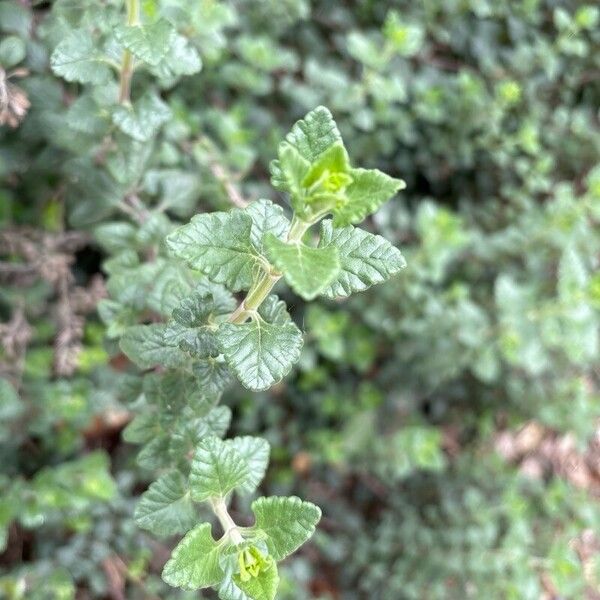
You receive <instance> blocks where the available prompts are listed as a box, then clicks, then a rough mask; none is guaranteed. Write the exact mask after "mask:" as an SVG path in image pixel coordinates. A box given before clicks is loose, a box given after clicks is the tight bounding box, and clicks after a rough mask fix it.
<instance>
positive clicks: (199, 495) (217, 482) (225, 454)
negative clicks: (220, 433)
mask: <svg viewBox="0 0 600 600" xmlns="http://www.w3.org/2000/svg"><path fill="white" fill-rule="evenodd" d="M248 477H249V469H248V464H247V462H246V461H245V460H244V457H243V456H241V455H240V453H239V452H238V450H237V449H236V448H235V447H234V446H233V445H232V444H228V443H226V442H224V441H223V440H220V439H219V438H217V437H209V438H206V439H204V440H202V441H201V442H200V443H199V444H198V448H197V449H196V452H195V454H194V458H193V460H192V466H191V471H190V488H191V490H192V498H193V499H194V500H196V501H198V502H202V501H204V500H208V499H209V498H212V497H224V496H226V495H227V494H228V493H229V492H231V491H232V490H233V489H234V488H235V487H237V486H238V485H241V484H243V483H244V482H245V481H246V480H247V479H248Z"/></svg>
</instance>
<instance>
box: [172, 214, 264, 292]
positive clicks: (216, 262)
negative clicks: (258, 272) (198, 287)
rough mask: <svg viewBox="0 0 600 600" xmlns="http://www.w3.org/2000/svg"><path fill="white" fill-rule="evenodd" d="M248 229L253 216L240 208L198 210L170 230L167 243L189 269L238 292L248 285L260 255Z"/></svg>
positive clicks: (250, 283)
mask: <svg viewBox="0 0 600 600" xmlns="http://www.w3.org/2000/svg"><path fill="white" fill-rule="evenodd" d="M251 230H252V218H251V217H250V215H248V214H246V213H245V212H243V211H241V210H232V211H231V212H214V213H210V214H201V215H196V216H195V217H193V218H192V220H191V221H190V223H188V224H187V225H184V226H183V227H179V228H178V229H176V230H175V231H174V232H173V233H171V234H170V235H169V236H168V237H167V244H168V246H169V247H170V248H171V250H172V251H173V253H174V254H175V255H176V256H178V257H180V258H183V259H184V260H185V261H186V262H187V263H188V265H189V266H190V267H191V268H192V269H196V270H198V271H201V272H203V273H205V274H206V275H207V276H208V277H209V278H210V279H211V280H212V281H215V282H216V283H224V284H225V285H226V286H227V287H228V288H229V289H230V290H232V291H234V292H237V291H240V290H243V289H249V288H250V286H251V285H252V275H253V270H254V268H255V267H256V265H257V261H258V259H259V257H258V255H257V253H256V250H255V248H254V246H253V245H252V242H251Z"/></svg>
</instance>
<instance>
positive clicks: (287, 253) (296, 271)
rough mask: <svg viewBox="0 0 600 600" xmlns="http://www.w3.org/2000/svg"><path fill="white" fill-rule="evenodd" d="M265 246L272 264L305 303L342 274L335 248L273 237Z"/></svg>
mask: <svg viewBox="0 0 600 600" xmlns="http://www.w3.org/2000/svg"><path fill="white" fill-rule="evenodd" d="M264 243H265V249H266V250H267V256H268V258H269V260H270V261H271V263H272V264H273V265H274V266H275V267H276V268H277V269H278V270H279V271H281V272H282V273H283V276H284V277H285V280H286V281H287V282H288V284H289V285H290V287H291V288H292V289H293V290H294V291H295V292H296V293H297V294H298V295H299V296H302V298H304V299H305V300H312V299H313V298H315V297H316V296H318V295H319V294H320V293H321V292H322V291H323V290H325V289H326V288H327V287H328V286H329V284H330V283H331V282H332V281H333V280H334V279H335V278H336V276H337V275H338V273H339V271H340V259H339V251H338V248H336V247H335V246H327V247H323V248H311V247H310V246H306V245H305V244H303V243H302V242H288V243H286V242H282V241H281V240H279V239H277V238H276V237H275V236H273V235H272V234H267V235H266V236H265V242H264Z"/></svg>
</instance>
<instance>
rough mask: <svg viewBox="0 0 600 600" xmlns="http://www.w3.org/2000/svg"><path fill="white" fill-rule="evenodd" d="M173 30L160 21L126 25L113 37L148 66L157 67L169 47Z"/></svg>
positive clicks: (163, 21) (170, 26)
mask: <svg viewBox="0 0 600 600" xmlns="http://www.w3.org/2000/svg"><path fill="white" fill-rule="evenodd" d="M174 35H175V30H174V28H173V26H172V25H171V24H170V23H168V22H167V21H165V20H164V19H161V20H160V21H157V22H156V23H152V24H151V25H128V26H123V27H119V28H118V29H117V30H116V31H115V37H116V38H117V41H119V42H120V43H121V44H123V46H125V48H127V49H128V50H130V51H131V53H132V54H133V55H135V56H136V57H137V58H139V59H140V60H143V61H144V62H146V63H148V64H149V65H152V66H154V65H157V64H158V63H159V62H160V61H161V60H162V59H163V58H164V56H165V55H166V54H167V52H168V51H169V49H170V47H171V43H172V40H173V36H174Z"/></svg>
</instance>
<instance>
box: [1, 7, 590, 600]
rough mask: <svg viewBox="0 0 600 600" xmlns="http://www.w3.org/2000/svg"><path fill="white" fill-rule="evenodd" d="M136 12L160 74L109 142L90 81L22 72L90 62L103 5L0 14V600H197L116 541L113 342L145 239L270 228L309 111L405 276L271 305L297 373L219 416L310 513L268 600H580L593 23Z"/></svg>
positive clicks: (586, 572)
mask: <svg viewBox="0 0 600 600" xmlns="http://www.w3.org/2000/svg"><path fill="white" fill-rule="evenodd" d="M142 6H143V14H144V18H148V19H154V18H156V17H157V16H162V17H163V18H166V19H167V20H169V21H170V22H171V23H172V24H173V25H174V26H175V27H176V28H177V30H178V32H179V33H180V34H181V36H182V38H184V40H185V43H186V44H187V46H186V48H187V54H185V55H184V56H183V58H182V59H181V60H180V61H179V62H178V65H179V66H178V68H167V67H161V65H160V64H158V65H157V66H155V67H153V68H151V69H147V70H141V71H140V72H138V73H136V75H135V76H134V80H133V94H134V106H136V107H138V108H139V111H140V123H141V124H142V130H143V131H142V130H140V131H141V134H140V135H138V140H137V141H136V140H135V139H133V138H132V137H131V136H129V137H127V136H125V135H123V133H122V132H118V131H117V132H115V130H114V127H112V126H111V120H110V118H107V115H109V114H110V110H112V109H111V105H112V104H113V103H114V101H115V97H116V96H117V82H116V80H114V81H113V79H112V78H110V77H108V76H107V75H106V73H105V72H104V71H103V69H107V72H108V67H107V66H106V65H104V64H103V63H101V62H99V63H98V66H97V69H96V70H95V71H94V73H95V74H94V75H93V78H95V79H96V80H95V81H89V82H87V83H90V84H92V85H91V86H84V85H79V84H78V83H67V82H65V81H63V80H61V79H59V78H58V77H57V76H56V75H55V74H53V73H52V71H51V69H50V66H49V57H50V55H51V53H52V51H53V49H54V48H55V47H56V45H57V44H58V43H59V42H60V41H61V40H62V39H63V38H64V37H65V36H66V35H67V34H68V33H69V32H70V31H71V30H72V29H74V28H78V29H82V30H84V31H88V32H89V33H90V37H91V38H92V39H94V40H95V41H94V43H99V44H102V43H106V44H107V46H106V47H105V48H104V51H105V52H107V53H108V54H109V55H111V52H112V53H113V54H115V53H116V50H115V49H114V48H111V47H109V46H110V44H108V42H103V40H105V39H106V36H107V35H108V32H110V30H111V29H112V28H113V27H114V26H115V24H116V23H119V22H121V21H122V18H123V13H122V5H121V3H120V2H119V1H118V0H102V1H100V0H98V1H96V0H86V1H85V2H74V1H72V0H56V1H54V2H46V1H40V0H38V1H33V2H30V1H17V0H2V1H0V30H1V31H0V33H1V36H2V37H1V40H0V65H2V69H1V70H0V74H1V75H2V76H1V77H0V89H1V91H2V92H3V93H4V98H5V100H3V104H2V113H1V117H0V122H2V123H3V127H1V128H0V176H1V183H0V224H1V225H2V232H1V233H0V254H1V261H0V279H1V283H2V287H1V289H0V338H1V340H2V355H1V359H2V361H1V366H0V371H1V372H0V375H1V376H2V379H0V456H1V464H2V466H1V468H0V546H1V547H2V548H3V549H4V551H3V554H2V555H1V557H0V597H2V598H10V599H20V598H32V599H46V598H55V599H57V600H58V599H61V600H62V599H70V598H75V597H77V598H116V599H120V598H133V599H136V598H186V597H190V598H191V597H194V598H197V597H199V594H198V593H194V594H187V595H186V593H185V592H179V591H174V590H171V589H170V588H168V587H167V586H166V585H165V584H163V583H162V582H161V580H160V577H159V573H160V568H161V566H162V564H163V563H164V561H165V560H166V558H167V556H168V549H169V547H170V544H171V540H165V541H164V542H157V541H156V540H153V539H152V538H151V537H149V536H146V535H145V534H143V533H142V532H141V531H140V530H138V529H137V527H136V526H135V524H134V523H133V520H132V513H133V507H134V505H135V501H136V498H137V497H138V496H139V494H140V493H141V492H142V491H143V490H144V489H145V487H146V485H147V483H148V481H149V480H151V473H150V472H149V471H147V470H145V469H144V467H143V460H140V461H139V462H138V461H136V450H135V447H134V446H132V445H130V444H128V443H126V442H124V441H123V440H122V439H121V437H120V432H121V430H122V429H123V428H124V427H125V426H126V424H127V423H128V422H129V421H130V419H131V416H132V412H131V411H132V409H133V407H132V399H133V398H134V397H135V395H136V394H135V390H136V386H138V385H139V380H137V378H136V376H134V375H133V374H131V373H130V369H129V365H128V364H127V360H126V359H125V358H124V357H123V356H122V355H120V353H119V350H118V346H117V344H116V341H115V339H116V338H117V337H118V336H119V335H120V334H121V333H122V331H123V330H124V328H125V327H126V326H128V325H130V324H133V323H135V322H136V320H137V319H138V318H139V315H140V312H141V311H143V310H148V306H150V308H152V299H153V298H154V297H155V296H153V294H154V295H156V294H160V293H162V291H161V289H160V286H161V278H160V272H157V270H156V269H157V267H156V266H152V265H153V263H149V262H144V261H145V260H146V259H148V258H149V257H152V256H153V255H154V254H155V253H156V252H157V248H159V249H160V244H161V241H162V239H163V237H164V234H165V233H166V232H168V231H169V230H170V228H171V227H172V226H173V224H174V223H178V222H181V221H184V220H187V219H189V217H190V216H191V215H193V214H195V213H197V212H200V211H203V210H211V209H226V208H227V207H228V206H230V205H231V202H232V201H233V202H236V201H239V200H240V199H241V198H246V199H254V198H259V197H270V198H271V199H273V200H276V201H279V202H285V199H284V198H283V197H282V196H281V195H278V194H276V193H274V192H273V191H272V189H271V188H270V186H269V184H268V179H269V177H268V163H269V161H270V160H271V159H272V158H273V157H274V155H275V150H276V145H277V143H278V141H279V140H280V138H281V136H282V135H283V134H284V133H285V132H286V131H287V130H288V129H289V127H290V125H291V124H292V123H293V121H294V120H296V119H297V118H299V117H301V116H302V115H303V114H305V113H306V112H308V111H309V110H311V109H312V108H314V107H315V106H316V105H318V104H324V105H326V106H328V107H329V108H330V109H331V110H332V112H333V114H334V117H335V119H336V121H337V122H338V124H339V126H340V129H341V131H342V134H343V136H344V139H345V140H346V142H347V146H348V148H349V152H350V155H351V156H352V157H353V160H354V161H355V162H356V164H361V165H364V166H365V167H377V168H380V169H382V170H384V171H386V172H388V173H390V174H391V175H393V176H398V177H402V178H404V179H405V180H406V181H407V184H408V186H407V189H406V190H405V191H404V192H402V193H401V195H400V197H399V198H397V199H396V200H394V201H392V202H391V203H390V204H389V205H388V206H386V207H385V208H384V209H382V210H381V211H380V212H379V213H378V214H377V215H376V216H375V217H374V218H373V219H372V220H371V222H370V223H369V227H370V228H371V230H372V231H375V232H379V233H381V234H382V235H385V236H386V237H387V238H388V239H390V240H393V241H394V243H395V244H396V245H398V246H399V247H400V248H401V249H402V251H403V253H404V254H405V256H406V258H407V262H408V268H407V269H406V270H405V271H404V272H403V273H402V274H401V275H400V276H399V277H398V278H396V279H395V280H394V281H393V282H391V283H388V284H386V285H384V286H381V287H376V288H374V289H371V290H369V291H368V292H365V293H364V294H362V295H359V296H358V297H356V298H353V299H351V300H349V301H344V302H337V303H332V302H326V301H322V302H320V303H319V304H316V305H313V306H311V307H310V308H306V309H305V308H304V306H303V305H302V303H301V302H300V301H295V304H294V305H293V306H292V309H293V310H292V312H293V314H294V318H295V319H296V320H297V322H298V323H300V324H303V325H304V328H305V330H306V335H307V341H306V345H305V348H304V351H303V355H302V360H301V363H300V365H299V367H298V368H297V369H296V371H295V373H294V375H293V376H292V377H290V378H288V379H287V380H286V381H285V383H284V384H281V385H280V386H278V387H277V388H276V389H275V390H274V391H273V392H272V393H271V394H268V395H267V394H264V395H258V396H257V395H251V394H249V393H247V392H245V391H243V390H241V389H232V390H231V391H230V392H229V394H228V395H227V396H226V399H225V403H226V404H228V405H229V406H230V407H231V409H232V411H233V419H232V428H233V433H244V434H255V433H260V434H261V435H264V436H265V437H266V438H267V439H268V440H269V441H270V442H271V444H272V446H273V460H272V466H271V467H270V469H269V472H268V477H267V480H266V483H265V484H264V486H263V488H264V489H263V491H264V492H265V493H267V494H273V493H285V494H288V493H297V494H298V495H300V496H302V497H304V498H306V499H309V500H311V501H313V502H315V503H317V504H319V505H321V506H322V507H323V512H324V518H323V521H322V525H321V527H320V529H319V531H318V534H317V536H316V538H315V540H314V542H313V543H312V544H310V545H309V547H307V548H306V549H305V550H303V551H302V552H300V553H299V554H298V555H297V556H295V557H294V558H292V559H290V560H289V561H288V562H287V565H286V567H285V569H284V572H283V580H284V581H283V584H282V594H281V596H282V598H289V599H290V600H302V599H304V598H320V599H338V598H342V599H348V600H353V599H361V598H381V599H384V600H387V599H390V600H402V599H406V600H413V599H414V600H417V599H418V600H421V599H433V600H438V599H439V600H442V599H444V600H445V599H450V600H452V599H457V600H458V599H464V598H490V599H495V598H498V599H513V598H514V599H519V600H522V599H532V600H533V599H542V598H543V599H546V600H549V599H558V598H568V599H574V600H575V599H580V598H590V599H596V600H597V599H598V598H600V535H599V534H598V531H600V503H599V502H598V496H599V493H600V437H599V434H598V416H599V410H598V407H599V400H600V392H599V387H598V383H599V377H600V371H599V370H598V366H599V324H600V314H599V311H600V271H599V269H598V266H599V262H600V228H599V222H600V162H599V157H600V133H599V132H600V123H599V119H600V113H599V106H600V77H599V73H600V28H599V27H600V9H599V8H598V6H595V5H594V4H593V3H591V2H588V3H586V2H579V1H576V0H563V1H558V0H510V1H509V0H493V1H492V0H444V1H441V0H422V1H420V2H408V1H400V0H395V1H391V2H382V1H375V0H355V1H347V2H345V1H340V2H327V1H319V0H313V1H309V0H237V1H234V0H232V1H231V2H225V1H223V2H219V1H217V0H193V1H192V0H145V1H144V2H143V3H142ZM82 43H83V42H82ZM115 55H116V56H119V55H118V53H116V54H115ZM200 59H201V61H202V70H201V72H199V73H197V74H196V71H197V70H198V69H199V68H200ZM9 76H10V78H7V77H9ZM96 84H97V85H96ZM144 94H146V96H144ZM152 94H154V95H152ZM159 96H160V99H159ZM144 98H153V99H151V100H144ZM136 102H139V103H140V104H135V103H136ZM144 102H146V104H144ZM153 102H154V103H155V104H154V105H152V103H153ZM156 103H158V104H156ZM148 105H152V106H153V107H154V108H153V111H150V112H149V113H148V114H145V113H144V112H143V111H144V110H149V109H148ZM136 110H137V108H136ZM25 113H27V114H26V115H25ZM157 114H158V115H159V117H158V118H157V117H156V115H157ZM138 133H139V132H138ZM132 190H133V191H134V192H135V193H134V194H132ZM140 198H141V200H140ZM132 217H133V218H132ZM140 217H141V218H140ZM128 269H131V270H132V271H133V272H135V273H136V277H138V278H139V277H140V276H143V277H144V278H145V282H146V283H145V287H143V289H142V288H140V286H139V285H136V286H134V287H135V289H131V286H129V287H128V281H127V278H128V277H127V273H128ZM130 272H131V271H130ZM107 294H108V296H110V298H107ZM140 296H141V297H142V299H140ZM146 301H147V302H148V306H146V305H145V304H144V302H146ZM130 438H135V435H133V436H130ZM130 441H135V439H130ZM140 463H141V465H140ZM234 508H235V507H234ZM234 513H235V510H234ZM206 597H209V596H208V594H207V595H206Z"/></svg>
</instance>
